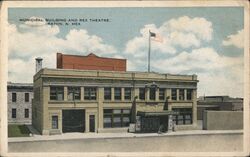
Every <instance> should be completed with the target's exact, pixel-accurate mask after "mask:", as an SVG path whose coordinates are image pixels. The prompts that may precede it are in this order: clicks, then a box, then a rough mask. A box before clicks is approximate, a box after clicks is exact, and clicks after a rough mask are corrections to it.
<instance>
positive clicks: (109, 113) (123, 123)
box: [103, 108, 131, 128]
mask: <svg viewBox="0 0 250 157" xmlns="http://www.w3.org/2000/svg"><path fill="white" fill-rule="evenodd" d="M115 110H116V111H117V110H120V112H115ZM127 111H129V112H127ZM130 112H131V110H130V109H126V108H123V109H121V108H120V109H103V119H105V118H106V119H109V122H110V123H105V120H104V121H103V127H104V128H123V127H129V123H130V121H131V118H130ZM115 118H116V119H117V118H119V119H120V123H118V122H117V124H115ZM125 119H126V120H125ZM127 119H129V121H127Z"/></svg>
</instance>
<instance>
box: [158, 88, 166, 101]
mask: <svg viewBox="0 0 250 157" xmlns="http://www.w3.org/2000/svg"><path fill="white" fill-rule="evenodd" d="M165 90H166V88H159V100H164V99H165ZM161 92H162V93H161ZM161 94H162V95H161Z"/></svg>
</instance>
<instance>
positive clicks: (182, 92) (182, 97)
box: [179, 89, 184, 100]
mask: <svg viewBox="0 0 250 157" xmlns="http://www.w3.org/2000/svg"><path fill="white" fill-rule="evenodd" d="M179 100H184V89H179Z"/></svg>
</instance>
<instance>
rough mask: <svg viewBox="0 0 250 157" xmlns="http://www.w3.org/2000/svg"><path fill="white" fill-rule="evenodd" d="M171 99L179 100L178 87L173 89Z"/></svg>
mask: <svg viewBox="0 0 250 157" xmlns="http://www.w3.org/2000/svg"><path fill="white" fill-rule="evenodd" d="M171 99H172V100H177V90H176V89H171Z"/></svg>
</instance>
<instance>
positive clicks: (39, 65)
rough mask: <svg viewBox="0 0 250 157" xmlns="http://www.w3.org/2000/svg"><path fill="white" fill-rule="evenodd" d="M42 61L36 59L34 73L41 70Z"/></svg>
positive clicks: (39, 58)
mask: <svg viewBox="0 0 250 157" xmlns="http://www.w3.org/2000/svg"><path fill="white" fill-rule="evenodd" d="M42 61H43V59H42V58H41V57H38V58H36V73H37V72H38V71H39V70H41V69H42Z"/></svg>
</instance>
